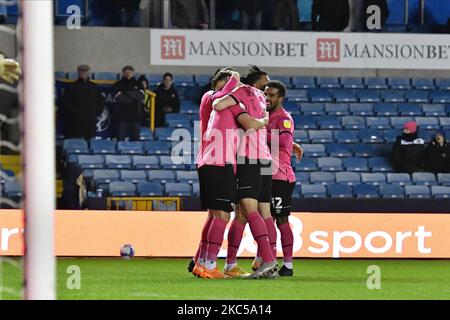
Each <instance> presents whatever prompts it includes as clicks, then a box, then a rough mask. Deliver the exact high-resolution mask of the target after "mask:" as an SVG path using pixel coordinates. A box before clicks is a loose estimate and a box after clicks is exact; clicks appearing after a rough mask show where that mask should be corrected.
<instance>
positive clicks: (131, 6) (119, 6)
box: [112, 0, 141, 27]
mask: <svg viewBox="0 0 450 320" xmlns="http://www.w3.org/2000/svg"><path fill="white" fill-rule="evenodd" d="M112 2H113V4H114V8H115V10H116V15H115V16H116V19H115V20H116V21H115V25H116V26H119V27H139V22H140V21H139V18H140V9H139V5H140V3H141V0H112Z"/></svg>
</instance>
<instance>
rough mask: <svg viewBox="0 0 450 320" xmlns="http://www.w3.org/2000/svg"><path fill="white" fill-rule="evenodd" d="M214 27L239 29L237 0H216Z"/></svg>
mask: <svg viewBox="0 0 450 320" xmlns="http://www.w3.org/2000/svg"><path fill="white" fill-rule="evenodd" d="M216 29H239V9H238V0H216Z"/></svg>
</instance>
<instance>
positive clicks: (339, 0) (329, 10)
mask: <svg viewBox="0 0 450 320" xmlns="http://www.w3.org/2000/svg"><path fill="white" fill-rule="evenodd" d="M349 19H350V6H349V4H348V0H313V3H312V8H311V22H312V29H313V30H314V31H342V30H344V29H345V28H346V27H347V26H348V23H349Z"/></svg>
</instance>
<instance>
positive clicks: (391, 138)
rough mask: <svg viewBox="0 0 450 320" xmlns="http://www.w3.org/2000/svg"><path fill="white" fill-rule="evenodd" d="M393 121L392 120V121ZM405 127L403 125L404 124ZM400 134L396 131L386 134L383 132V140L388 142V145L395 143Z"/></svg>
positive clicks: (388, 131)
mask: <svg viewBox="0 0 450 320" xmlns="http://www.w3.org/2000/svg"><path fill="white" fill-rule="evenodd" d="M391 121H392V120H391ZM402 125H403V124H402ZM399 134H400V133H399V132H397V131H396V130H385V131H384V132H383V138H384V141H385V142H386V143H393V142H395V140H396V139H397V136H398V135H399Z"/></svg>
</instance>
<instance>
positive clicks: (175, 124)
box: [166, 113, 192, 128]
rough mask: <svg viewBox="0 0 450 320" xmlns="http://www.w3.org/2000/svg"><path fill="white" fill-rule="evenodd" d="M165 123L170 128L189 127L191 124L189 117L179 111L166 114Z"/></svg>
mask: <svg viewBox="0 0 450 320" xmlns="http://www.w3.org/2000/svg"><path fill="white" fill-rule="evenodd" d="M166 123H167V124H168V126H169V127H170V128H189V127H191V126H192V121H191V118H189V117H186V115H185V114H181V113H168V114H166Z"/></svg>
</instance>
